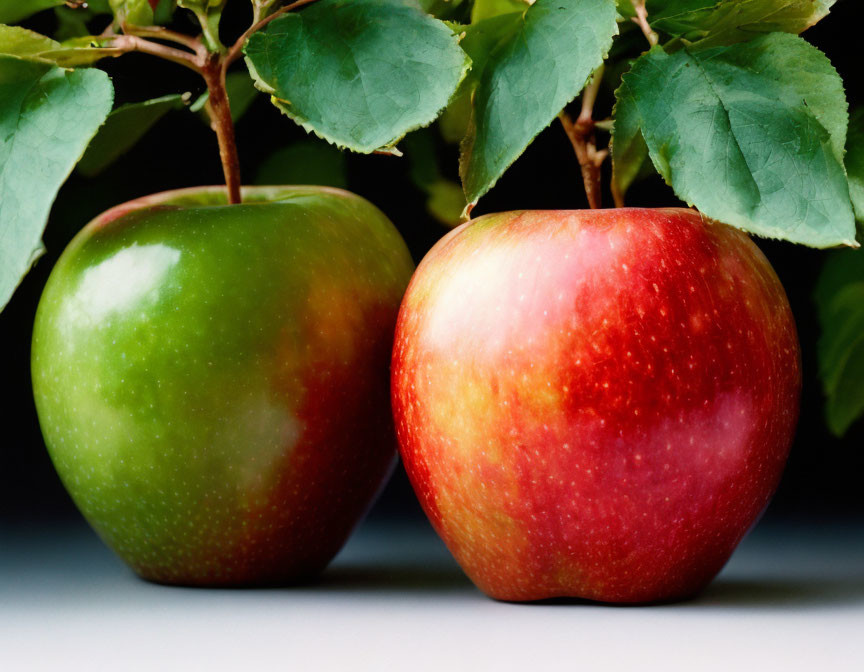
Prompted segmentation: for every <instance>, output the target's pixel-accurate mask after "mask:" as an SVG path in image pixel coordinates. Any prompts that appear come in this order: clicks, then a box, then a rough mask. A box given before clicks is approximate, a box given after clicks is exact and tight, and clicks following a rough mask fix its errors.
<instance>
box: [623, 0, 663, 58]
mask: <svg viewBox="0 0 864 672" xmlns="http://www.w3.org/2000/svg"><path fill="white" fill-rule="evenodd" d="M630 2H631V3H632V4H633V9H634V10H635V11H636V16H634V17H633V18H632V19H631V21H633V23H635V24H636V25H637V26H639V29H640V30H641V31H642V34H643V35H645V39H646V40H648V44H650V45H651V46H652V47H653V46H654V45H656V44H657V43H658V42H659V41H660V38H659V37H658V35H657V33H655V32H654V30H653V29H652V28H651V24H650V23H648V10H647V9H645V0H630Z"/></svg>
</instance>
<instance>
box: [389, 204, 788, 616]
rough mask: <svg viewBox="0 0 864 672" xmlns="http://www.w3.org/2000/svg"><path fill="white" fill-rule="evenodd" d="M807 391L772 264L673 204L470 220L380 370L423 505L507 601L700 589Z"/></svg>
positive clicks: (412, 291) (422, 280)
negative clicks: (387, 375)
mask: <svg viewBox="0 0 864 672" xmlns="http://www.w3.org/2000/svg"><path fill="white" fill-rule="evenodd" d="M800 386H801V370H800V352H799V345H798V338H797V333H796V329H795V324H794V320H793V316H792V313H791V311H790V308H789V304H788V301H787V298H786V295H785V293H784V290H783V288H782V286H781V284H780V282H779V280H778V279H777V277H776V275H775V273H774V271H773V269H772V268H771V266H770V264H769V263H768V261H767V260H766V259H765V257H764V256H763V255H762V253H761V252H760V251H759V249H758V248H757V247H756V245H755V244H754V243H753V242H752V241H751V240H750V239H749V238H748V236H747V235H745V234H744V233H742V232H740V231H738V230H735V229H733V228H730V227H727V226H725V225H722V224H718V223H714V222H711V221H707V220H705V219H703V218H702V216H701V215H699V214H698V213H696V212H694V211H691V210H685V209H659V210H652V209H617V210H595V211H527V212H510V213H504V214H496V215H489V216H485V217H481V218H479V219H477V220H475V221H473V222H470V223H468V224H465V225H463V226H461V227H460V228H458V229H456V230H454V231H453V232H451V233H450V234H449V235H448V236H446V237H445V238H444V239H442V240H441V241H440V242H439V243H438V244H437V245H436V246H435V247H434V248H433V250H432V251H431V252H430V253H429V255H428V256H427V257H426V258H425V259H424V260H423V262H422V263H421V264H420V267H419V268H418V270H417V272H416V274H415V276H414V278H413V280H412V282H411V284H410V286H409V289H408V292H407V295H406V297H405V299H404V301H403V304H402V308H401V311H400V315H399V321H398V325H397V333H396V344H395V348H394V354H393V369H392V400H393V407H394V411H395V417H396V427H397V435H398V437H399V442H400V450H401V454H402V457H403V460H404V463H405V466H406V469H407V471H408V474H409V476H410V479H411V481H412V484H413V486H414V488H415V490H416V492H417V495H418V497H419V499H420V502H421V503H422V505H423V508H424V509H425V511H426V513H427V515H428V517H429V519H430V520H431V522H432V524H433V526H434V527H435V529H436V530H437V532H438V533H439V534H440V536H441V537H442V538H443V540H444V541H445V543H446V544H447V546H448V548H449V549H450V551H451V552H452V553H453V555H454V556H455V558H456V560H457V561H458V562H459V564H460V565H461V566H462V568H463V569H464V570H465V572H466V573H467V574H468V576H469V577H470V578H471V579H472V580H473V581H474V583H475V584H476V585H477V586H478V587H479V588H480V589H481V590H483V591H484V592H486V593H487V594H488V595H490V596H491V597H493V598H497V599H500V600H512V601H532V600H541V599H546V598H556V597H576V598H586V599H590V600H597V601H603V602H629V603H634V602H635V603H640V602H654V601H666V600H675V599H680V598H685V597H688V596H691V595H693V594H695V593H697V592H698V591H700V590H701V589H702V588H704V587H705V586H706V585H707V584H708V583H709V582H710V581H711V579H712V578H713V577H714V576H715V575H716V574H717V573H718V572H719V571H720V569H721V568H722V567H723V565H724V563H725V562H726V561H727V560H728V558H729V557H730V555H731V554H732V552H733V550H734V549H735V547H736V546H737V545H738V543H739V542H740V541H741V539H742V538H743V537H744V535H745V534H746V533H747V531H748V530H749V529H750V527H751V526H752V525H753V524H754V522H755V521H756V520H757V518H758V516H759V515H760V513H761V512H762V511H763V509H764V508H765V506H766V505H767V503H768V501H769V499H770V497H771V496H772V494H773V493H774V491H775V489H776V487H777V485H778V482H779V480H780V477H781V473H782V471H783V468H784V465H785V462H786V459H787V455H788V451H789V446H790V443H791V440H792V437H793V434H794V431H795V426H796V422H797V416H798V405H799V396H800Z"/></svg>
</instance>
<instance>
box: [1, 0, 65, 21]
mask: <svg viewBox="0 0 864 672" xmlns="http://www.w3.org/2000/svg"><path fill="white" fill-rule="evenodd" d="M64 4H66V0H0V23H18V22H19V21H23V20H24V19H26V18H27V17H28V16H32V15H33V14H36V13H37V12H41V11H43V10H45V9H51V8H52V7H59V6H60V5H64Z"/></svg>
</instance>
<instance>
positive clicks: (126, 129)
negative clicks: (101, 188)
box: [78, 95, 184, 177]
mask: <svg viewBox="0 0 864 672" xmlns="http://www.w3.org/2000/svg"><path fill="white" fill-rule="evenodd" d="M183 100H184V97H183V96H180V95H171V96H163V97H162V98H154V99H153V100H147V101H144V102H142V103H132V104H129V105H123V106H121V107H118V108H117V109H116V110H114V111H113V112H112V113H111V114H110V115H109V116H108V119H107V120H106V121H105V125H104V126H102V128H101V129H100V130H99V133H97V135H96V137H95V138H93V140H92V142H91V143H90V145H89V147H87V151H86V152H85V153H84V156H83V157H82V158H81V161H80V162H79V163H78V172H80V173H81V174H82V175H86V176H87V177H92V176H94V175H98V174H99V173H101V172H102V171H103V170H105V168H107V167H108V166H110V165H111V164H112V163H114V161H116V160H117V159H118V158H120V157H121V156H122V155H123V154H125V153H126V152H128V151H129V150H130V149H131V148H132V147H133V146H134V145H135V143H136V142H138V141H139V140H140V139H141V138H143V137H144V135H145V134H146V133H147V131H149V130H150V129H151V128H153V126H154V125H155V124H156V122H157V121H159V120H160V119H161V118H162V117H164V116H165V115H166V114H168V112H170V111H171V110H176V109H179V108H182V107H183Z"/></svg>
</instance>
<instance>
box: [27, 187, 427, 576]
mask: <svg viewBox="0 0 864 672" xmlns="http://www.w3.org/2000/svg"><path fill="white" fill-rule="evenodd" d="M224 203H225V201H224V195H223V190H222V189H218V188H200V189H191V190H183V191H178V192H169V193H166V194H159V195H156V196H153V197H148V198H144V199H141V200H139V201H133V202H131V203H128V204H126V205H123V206H119V207H118V208H115V209H113V210H111V211H109V212H107V213H105V214H104V215H102V216H101V217H99V218H98V219H96V220H95V221H93V222H91V223H90V224H89V225H88V226H87V227H86V228H85V229H83V230H82V232H81V233H80V234H79V235H78V236H77V237H76V238H75V240H74V241H73V242H72V243H71V244H70V245H69V247H68V249H67V250H66V251H65V252H64V254H63V256H62V257H61V258H60V261H59V262H58V263H57V266H56V267H55V269H54V271H53V272H52V274H51V277H50V279H49V281H48V285H47V286H46V288H45V292H44V294H43V296H42V300H41V303H40V305H39V310H38V313H37V318H36V325H35V330H34V336H33V355H32V358H33V359H32V371H33V388H34V393H35V398H36V405H37V409H38V412H39V420H40V424H41V426H42V430H43V433H44V436H45V440H46V443H47V445H48V449H49V451H50V454H51V458H52V460H53V462H54V465H55V466H56V468H57V471H58V473H59V474H60V477H61V478H62V480H63V483H64V484H65V486H66V488H67V489H68V490H69V493H70V494H71V495H72V498H73V499H74V500H75V503H76V504H77V505H78V507H79V508H80V509H81V511H82V512H83V514H84V516H85V517H86V518H87V520H88V521H89V522H90V523H91V524H92V526H93V527H94V528H95V529H96V531H97V532H98V533H99V535H100V536H101V537H102V538H103V539H104V540H105V542H106V543H107V544H108V545H109V546H111V547H112V548H113V549H114V550H115V551H116V552H117V553H118V554H119V555H120V556H121V557H122V558H123V559H124V560H125V561H126V562H127V563H128V564H129V565H131V566H132V568H133V569H134V570H135V571H136V572H138V573H139V574H140V575H142V576H143V577H145V578H148V579H151V580H154V581H159V582H167V583H182V584H204V585H219V584H246V583H273V582H290V581H294V580H297V579H299V578H302V577H305V576H306V575H309V574H312V573H315V572H317V571H318V570H320V569H322V568H323V567H324V566H325V565H326V563H327V562H328V561H329V560H330V559H331V558H332V557H333V555H334V554H335V553H336V552H337V551H338V550H339V548H340V547H341V546H342V544H343V543H344V541H345V540H346V538H347V536H348V534H349V533H350V531H351V529H352V528H353V527H354V525H355V524H356V523H357V521H358V520H359V519H360V517H361V516H362V515H363V513H364V512H365V511H366V509H367V508H368V506H369V505H370V503H371V501H372V499H373V497H374V495H375V494H376V493H377V491H378V490H379V488H380V487H381V485H382V484H383V482H384V480H385V479H386V477H387V475H388V474H389V470H390V469H391V466H392V464H393V461H394V458H395V447H396V443H395V436H394V434H393V426H392V416H391V412H390V404H389V358H390V352H391V347H392V342H393V330H394V327H395V322H396V315H397V312H398V306H399V301H400V299H401V297H402V294H403V291H404V289H405V287H406V286H407V283H408V280H409V278H410V275H411V271H412V269H413V264H412V262H411V259H410V256H409V254H408V251H407V249H406V247H405V244H404V242H403V241H402V239H401V237H400V236H399V234H398V233H397V231H396V229H395V228H394V227H393V225H392V224H391V223H390V221H389V220H388V219H387V218H386V217H385V216H384V215H383V214H382V213H381V212H380V211H379V210H378V209H376V208H375V207H374V206H373V205H371V204H370V203H368V202H367V201H365V200H363V199H361V198H359V197H357V196H354V195H352V194H349V193H347V192H343V191H339V190H335V189H326V188H323V187H282V188H250V189H248V190H246V192H245V203H244V205H233V206H226V205H225V204H224Z"/></svg>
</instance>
